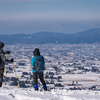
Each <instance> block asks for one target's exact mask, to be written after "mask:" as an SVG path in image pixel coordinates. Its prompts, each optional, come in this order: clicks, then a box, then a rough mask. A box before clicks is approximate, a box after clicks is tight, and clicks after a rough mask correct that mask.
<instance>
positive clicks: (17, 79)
mask: <svg viewBox="0 0 100 100" xmlns="http://www.w3.org/2000/svg"><path fill="white" fill-rule="evenodd" d="M12 64H13V68H14V71H15V76H16V80H17V83H18V87H19V88H20V85H19V81H18V77H17V74H16V70H15V66H14V63H12Z"/></svg>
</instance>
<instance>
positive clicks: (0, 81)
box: [0, 68, 4, 87]
mask: <svg viewBox="0 0 100 100" xmlns="http://www.w3.org/2000/svg"><path fill="white" fill-rule="evenodd" d="M3 73H4V68H0V87H1V86H2V82H3Z"/></svg>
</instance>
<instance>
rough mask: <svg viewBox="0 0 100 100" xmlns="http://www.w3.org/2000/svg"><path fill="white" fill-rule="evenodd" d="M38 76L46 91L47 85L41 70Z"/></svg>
mask: <svg viewBox="0 0 100 100" xmlns="http://www.w3.org/2000/svg"><path fill="white" fill-rule="evenodd" d="M39 78H40V81H41V83H42V84H43V88H44V90H45V91H47V86H46V83H45V81H44V74H43V72H42V73H39Z"/></svg>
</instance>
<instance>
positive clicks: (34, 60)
mask: <svg viewBox="0 0 100 100" xmlns="http://www.w3.org/2000/svg"><path fill="white" fill-rule="evenodd" d="M35 64H36V59H35V57H33V58H32V66H33V67H34V66H35Z"/></svg>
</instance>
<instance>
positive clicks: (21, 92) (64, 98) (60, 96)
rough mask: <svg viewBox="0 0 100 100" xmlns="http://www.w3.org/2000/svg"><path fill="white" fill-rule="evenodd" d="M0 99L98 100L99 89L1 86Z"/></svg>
mask: <svg viewBox="0 0 100 100" xmlns="http://www.w3.org/2000/svg"><path fill="white" fill-rule="evenodd" d="M0 100H100V91H89V90H73V91H71V90H65V89H63V90H59V89H55V90H54V89H53V90H51V91H42V90H40V91H34V89H33V88H17V87H2V88H0Z"/></svg>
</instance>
